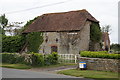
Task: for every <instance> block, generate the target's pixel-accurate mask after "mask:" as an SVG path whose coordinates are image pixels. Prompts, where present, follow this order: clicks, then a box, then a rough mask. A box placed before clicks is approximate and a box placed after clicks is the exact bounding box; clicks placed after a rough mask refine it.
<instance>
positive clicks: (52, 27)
mask: <svg viewBox="0 0 120 80" xmlns="http://www.w3.org/2000/svg"><path fill="white" fill-rule="evenodd" d="M87 20H89V21H93V22H97V23H98V22H99V21H97V20H96V19H95V18H94V17H93V16H92V15H91V14H90V13H89V12H88V11H86V10H85V9H83V10H78V11H70V12H62V13H49V14H43V15H42V16H39V17H38V18H37V19H36V20H35V21H34V22H33V23H32V24H30V25H29V26H28V28H27V29H26V30H25V31H24V32H23V33H28V32H40V31H41V32H44V31H45V32H47V31H48V32H49V31H73V30H74V31H75V30H80V29H81V28H82V27H83V26H84V24H85V22H86V21H87Z"/></svg>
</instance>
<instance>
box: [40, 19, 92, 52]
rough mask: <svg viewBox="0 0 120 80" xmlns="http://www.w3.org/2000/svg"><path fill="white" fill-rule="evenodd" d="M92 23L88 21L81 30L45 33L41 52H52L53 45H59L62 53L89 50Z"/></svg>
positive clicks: (58, 47)
mask: <svg viewBox="0 0 120 80" xmlns="http://www.w3.org/2000/svg"><path fill="white" fill-rule="evenodd" d="M90 24H91V22H90V21H86V24H85V25H83V26H84V27H82V29H81V30H80V31H71V32H69V31H66V32H46V33H44V41H43V43H42V45H41V46H40V50H39V53H45V54H48V53H51V46H57V49H58V50H57V51H58V53H60V54H79V52H80V51H82V50H89V41H90ZM56 39H57V41H56Z"/></svg>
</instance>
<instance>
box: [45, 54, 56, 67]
mask: <svg viewBox="0 0 120 80" xmlns="http://www.w3.org/2000/svg"><path fill="white" fill-rule="evenodd" d="M57 63H58V54H57V53H56V52H53V53H52V54H47V55H45V65H51V64H57Z"/></svg>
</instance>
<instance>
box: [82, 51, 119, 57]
mask: <svg viewBox="0 0 120 80" xmlns="http://www.w3.org/2000/svg"><path fill="white" fill-rule="evenodd" d="M80 55H81V56H82V57H90V58H107V59H120V54H109V53H107V52H104V51H99V52H94V51H81V52H80Z"/></svg>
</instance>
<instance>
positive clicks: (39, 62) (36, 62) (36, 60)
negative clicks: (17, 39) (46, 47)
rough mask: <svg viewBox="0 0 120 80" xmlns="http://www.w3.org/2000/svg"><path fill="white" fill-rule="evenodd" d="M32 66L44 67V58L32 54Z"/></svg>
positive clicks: (40, 55) (37, 54)
mask: <svg viewBox="0 0 120 80" xmlns="http://www.w3.org/2000/svg"><path fill="white" fill-rule="evenodd" d="M31 60H32V64H31V65H32V66H43V65H44V57H43V55H42V54H39V53H32V56H31Z"/></svg>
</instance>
